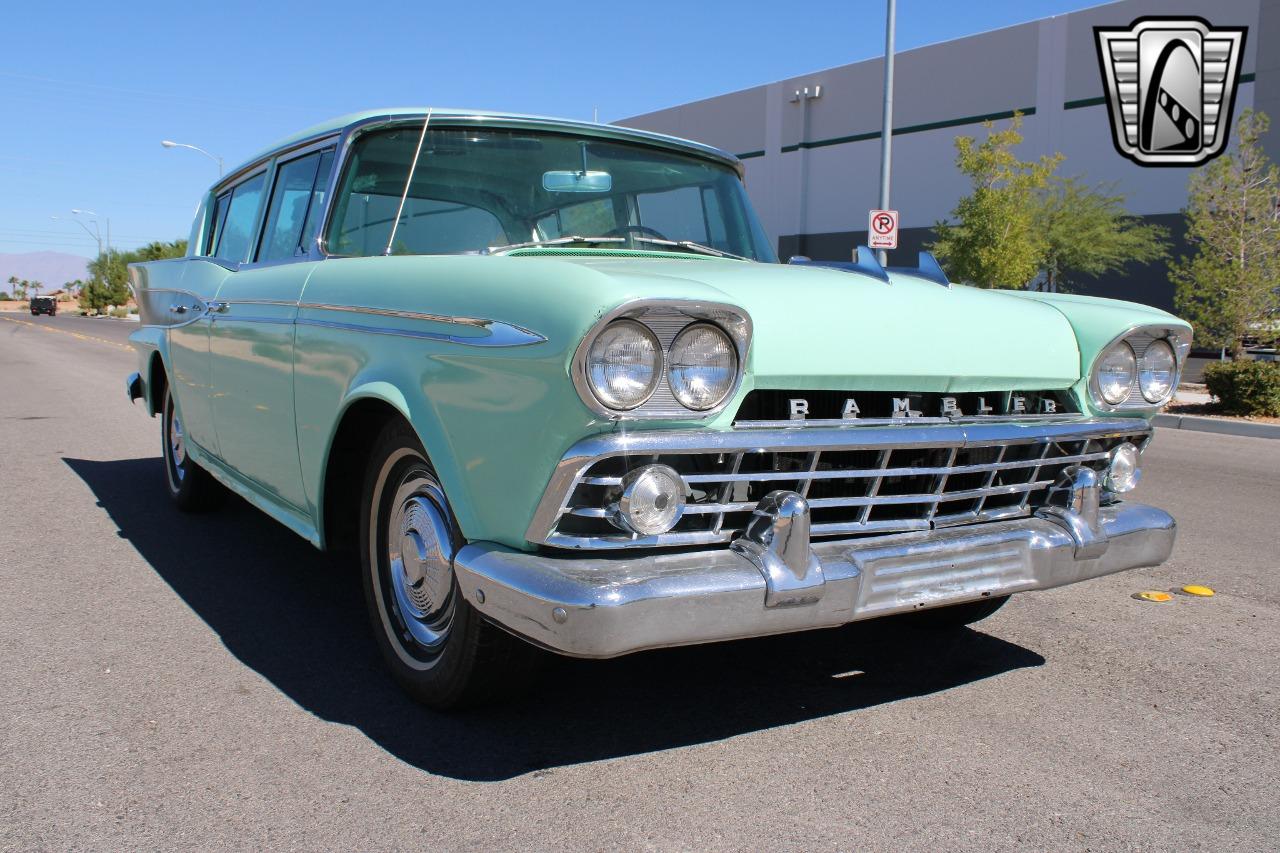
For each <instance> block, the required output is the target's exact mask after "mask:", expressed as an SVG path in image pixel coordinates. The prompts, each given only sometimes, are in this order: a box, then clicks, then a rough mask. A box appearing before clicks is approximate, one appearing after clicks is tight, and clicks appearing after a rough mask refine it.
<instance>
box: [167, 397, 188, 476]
mask: <svg viewBox="0 0 1280 853" xmlns="http://www.w3.org/2000/svg"><path fill="white" fill-rule="evenodd" d="M169 456H170V458H172V459H173V470H174V474H175V475H176V476H177V478H178V479H179V480H181V479H182V477H183V475H184V474H185V473H186V472H185V471H183V469H182V463H184V462H186V460H187V443H186V440H185V439H184V438H183V435H182V421H180V420H178V413H177V412H174V411H171V412H170V413H169Z"/></svg>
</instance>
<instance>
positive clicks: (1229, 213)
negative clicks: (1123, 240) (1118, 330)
mask: <svg viewBox="0 0 1280 853" xmlns="http://www.w3.org/2000/svg"><path fill="white" fill-rule="evenodd" d="M1269 127H1270V121H1269V120H1268V118H1267V116H1266V114H1265V113H1261V112H1255V111H1253V110H1245V111H1244V112H1243V113H1241V114H1240V118H1239V120H1238V121H1237V122H1236V145H1235V147H1234V148H1233V149H1232V150H1230V151H1228V152H1227V153H1225V154H1223V155H1222V156H1221V157H1219V158H1217V159H1216V160H1213V161H1211V162H1209V163H1207V164H1205V165H1204V166H1201V167H1200V168H1199V169H1197V170H1196V171H1195V172H1193V173H1192V175H1191V179H1190V181H1189V183H1188V186H1187V194H1188V201H1187V209H1186V215H1187V242H1188V243H1189V244H1190V245H1191V247H1193V248H1194V250H1195V253H1194V254H1192V255H1190V256H1183V257H1181V258H1179V259H1178V260H1177V261H1175V262H1174V264H1173V265H1172V267H1171V269H1170V278H1172V279H1173V281H1174V283H1175V285H1176V286H1177V293H1176V296H1175V303H1176V305H1177V308H1178V312H1179V313H1180V314H1182V316H1184V317H1186V318H1187V319H1188V320H1190V321H1191V323H1192V325H1194V326H1195V329H1196V339H1197V340H1198V341H1199V342H1200V343H1202V344H1212V345H1214V346H1218V347H1221V348H1223V349H1225V350H1227V351H1229V352H1230V353H1231V357H1232V358H1239V357H1240V356H1241V355H1242V354H1243V351H1244V344H1243V341H1242V339H1243V337H1244V336H1245V335H1246V334H1253V333H1258V332H1262V333H1274V331H1275V328H1274V324H1275V323H1276V321H1277V319H1280V169H1278V168H1277V167H1276V165H1275V164H1274V163H1272V162H1270V160H1269V159H1268V158H1267V155H1266V154H1265V153H1264V152H1263V150H1262V144H1261V139H1262V136H1263V135H1264V134H1265V133H1266V132H1267V129H1268V128H1269Z"/></svg>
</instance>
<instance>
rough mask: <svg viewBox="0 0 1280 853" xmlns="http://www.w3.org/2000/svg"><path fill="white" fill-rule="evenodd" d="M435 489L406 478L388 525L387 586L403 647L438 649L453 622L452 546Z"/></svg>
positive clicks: (417, 478) (441, 498)
mask: <svg viewBox="0 0 1280 853" xmlns="http://www.w3.org/2000/svg"><path fill="white" fill-rule="evenodd" d="M442 506H444V495H443V494H442V493H441V492H440V487H439V486H438V485H437V484H436V483H434V482H433V481H431V480H430V479H427V478H425V477H423V476H422V475H421V474H417V473H414V474H411V475H410V476H409V477H408V478H407V479H406V481H405V483H404V484H403V485H402V486H401V487H400V489H399V490H397V492H396V497H395V503H394V504H393V505H392V510H391V514H390V518H389V519H388V521H387V539H386V542H387V564H388V567H389V568H390V574H391V576H390V578H389V581H390V583H389V586H390V587H391V592H392V596H393V597H394V606H395V611H396V615H397V616H399V619H398V620H397V621H399V622H400V627H401V628H402V629H403V632H402V639H403V640H405V642H406V644H410V645H417V646H419V647H423V648H425V649H427V650H432V651H434V650H437V649H438V648H439V647H440V646H441V645H442V644H443V643H444V641H445V639H446V638H447V637H448V634H449V627H450V625H451V624H452V622H453V608H454V600H453V541H452V538H451V536H450V530H449V524H448V521H447V516H446V515H445V513H444V512H443V510H442V509H441V507H442Z"/></svg>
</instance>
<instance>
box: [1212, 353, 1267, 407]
mask: <svg viewBox="0 0 1280 853" xmlns="http://www.w3.org/2000/svg"><path fill="white" fill-rule="evenodd" d="M1204 383H1205V385H1207V386H1208V387H1209V393H1210V394H1212V395H1213V396H1215V397H1217V398H1218V400H1219V401H1220V402H1221V403H1222V410H1223V411H1224V412H1226V413H1227V414H1229V415H1271V416H1273V417H1280V364H1277V363H1274V362H1266V361H1249V360H1244V359H1242V360H1240V361H1216V362H1213V363H1212V364H1209V365H1207V366H1206V367H1205V369H1204Z"/></svg>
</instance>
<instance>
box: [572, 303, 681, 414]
mask: <svg viewBox="0 0 1280 853" xmlns="http://www.w3.org/2000/svg"><path fill="white" fill-rule="evenodd" d="M586 374H587V380H588V382H589V383H590V385H591V393H593V394H595V395H596V398H597V399H598V400H599V401H600V402H601V403H603V404H604V405H606V406H608V407H609V408H610V409H617V410H619V411H627V410H628V409H634V408H635V407H636V406H639V405H641V404H643V403H644V402H645V401H646V400H648V399H649V398H650V397H652V396H653V392H654V391H655V390H657V388H658V383H659V381H660V380H661V379H662V345H661V344H659V343H658V338H657V337H656V336H655V335H654V334H653V332H652V331H650V330H649V327H648V326H646V325H644V324H643V323H639V322H636V321H635V320H625V319H624V320H615V321H613V322H612V323H610V324H609V325H608V326H606V327H605V328H604V329H603V330H602V331H601V332H600V334H598V335H596V338H595V340H594V341H592V343H591V349H590V350H589V351H588V352H587V361H586Z"/></svg>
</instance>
